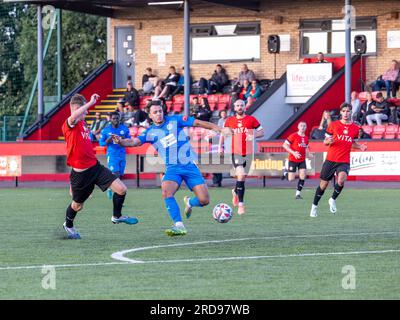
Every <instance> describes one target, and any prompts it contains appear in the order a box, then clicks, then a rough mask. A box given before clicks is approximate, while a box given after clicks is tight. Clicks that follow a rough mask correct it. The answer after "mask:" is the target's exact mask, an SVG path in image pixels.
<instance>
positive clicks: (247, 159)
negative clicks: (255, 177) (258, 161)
mask: <svg viewBox="0 0 400 320" xmlns="http://www.w3.org/2000/svg"><path fill="white" fill-rule="evenodd" d="M252 161H253V155H251V154H247V155H244V156H241V155H240V154H234V153H233V154H232V164H233V166H234V167H235V168H237V167H240V166H242V167H243V168H246V166H248V167H249V168H250V165H251V162H252Z"/></svg>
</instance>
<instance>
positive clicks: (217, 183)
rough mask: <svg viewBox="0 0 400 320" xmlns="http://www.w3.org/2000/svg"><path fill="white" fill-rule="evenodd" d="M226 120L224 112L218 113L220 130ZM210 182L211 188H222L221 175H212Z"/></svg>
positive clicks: (220, 151)
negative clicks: (211, 182)
mask: <svg viewBox="0 0 400 320" xmlns="http://www.w3.org/2000/svg"><path fill="white" fill-rule="evenodd" d="M226 118H227V113H226V110H221V111H220V112H219V119H218V124H217V125H218V127H220V128H223V127H225V121H226ZM218 152H219V153H220V154H223V151H222V150H218ZM212 180H213V184H212V186H213V187H218V188H221V187H222V173H213V177H212Z"/></svg>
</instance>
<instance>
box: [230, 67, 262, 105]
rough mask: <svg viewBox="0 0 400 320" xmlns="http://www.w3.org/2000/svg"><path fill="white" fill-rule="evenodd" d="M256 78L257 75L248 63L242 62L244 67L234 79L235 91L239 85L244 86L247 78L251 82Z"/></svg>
mask: <svg viewBox="0 0 400 320" xmlns="http://www.w3.org/2000/svg"><path fill="white" fill-rule="evenodd" d="M255 79H256V75H255V74H254V72H253V71H251V70H250V69H249V68H248V67H247V64H245V63H244V64H242V69H241V71H240V72H239V76H238V78H237V79H234V85H233V91H237V90H238V89H239V87H242V86H243V84H244V81H245V80H247V81H248V82H249V83H251V82H252V81H253V80H255ZM240 99H241V98H240Z"/></svg>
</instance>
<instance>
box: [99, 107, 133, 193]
mask: <svg viewBox="0 0 400 320" xmlns="http://www.w3.org/2000/svg"><path fill="white" fill-rule="evenodd" d="M110 116H111V125H109V126H107V127H105V128H104V129H103V130H102V131H101V137H100V140H99V144H100V145H101V146H103V147H104V146H107V164H108V168H109V169H110V171H111V172H112V173H113V174H114V175H116V176H117V177H118V178H121V179H122V176H123V175H124V172H125V167H126V150H125V148H124V147H122V146H120V145H119V144H117V143H114V141H113V135H118V136H120V137H122V138H125V139H129V138H130V137H131V135H130V133H129V129H128V127H126V126H125V125H123V124H121V123H120V115H119V113H118V112H112V113H111V115H110ZM107 193H108V197H109V198H110V199H112V191H111V189H108V190H107Z"/></svg>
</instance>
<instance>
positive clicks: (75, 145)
mask: <svg viewBox="0 0 400 320" xmlns="http://www.w3.org/2000/svg"><path fill="white" fill-rule="evenodd" d="M98 98H99V96H98V95H97V94H94V95H92V97H91V99H90V101H89V102H86V99H85V98H84V97H83V96H81V95H79V94H76V95H74V96H73V97H72V98H71V101H70V108H71V116H70V117H69V118H68V119H67V120H66V121H65V122H64V124H63V126H62V132H63V134H64V137H65V141H66V143H67V165H68V166H70V167H71V168H72V169H71V174H70V182H71V190H72V203H71V204H70V205H69V206H68V208H67V212H66V217H65V222H64V225H63V227H64V230H65V231H66V232H67V236H68V238H69V239H80V238H81V237H80V234H79V233H78V231H77V230H76V229H75V228H74V219H75V216H76V214H77V212H78V211H80V210H82V208H83V203H84V202H85V201H86V199H87V198H88V197H89V196H90V195H91V194H92V192H93V189H94V186H95V185H97V186H98V187H99V188H100V189H101V190H102V191H103V192H104V191H105V190H107V189H108V188H111V190H112V191H113V192H114V196H113V204H114V211H113V215H112V217H111V221H112V222H113V223H114V224H116V223H121V222H123V223H126V224H136V223H137V222H138V220H137V219H136V218H135V217H128V216H122V214H121V211H122V206H123V203H124V200H125V194H126V190H127V188H126V186H125V184H124V183H123V182H122V181H121V180H120V179H118V177H117V176H115V175H114V174H113V173H112V172H111V171H110V170H109V169H107V168H106V167H104V166H103V165H101V164H100V163H99V161H98V160H97V158H96V155H95V153H94V151H93V146H92V142H91V140H90V131H89V129H88V128H87V127H86V123H85V121H84V119H85V116H86V114H87V113H88V111H87V110H88V109H89V108H90V107H91V106H93V105H94V104H95V103H96V101H97V99H98Z"/></svg>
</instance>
